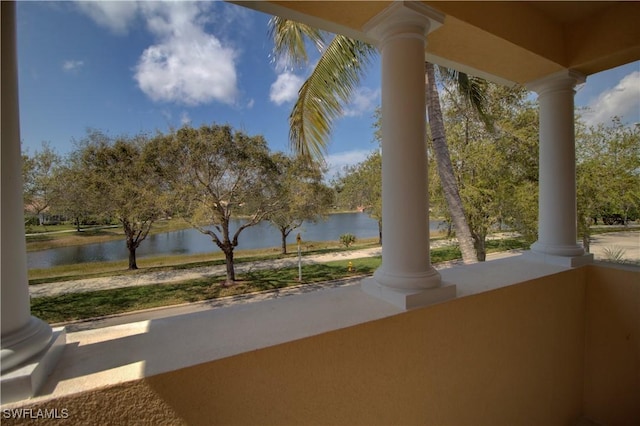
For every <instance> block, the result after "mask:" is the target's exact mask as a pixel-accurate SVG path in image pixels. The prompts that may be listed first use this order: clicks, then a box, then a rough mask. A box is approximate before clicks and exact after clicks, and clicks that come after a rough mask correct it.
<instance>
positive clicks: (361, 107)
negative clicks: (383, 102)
mask: <svg viewBox="0 0 640 426" xmlns="http://www.w3.org/2000/svg"><path fill="white" fill-rule="evenodd" d="M379 99H380V89H375V90H374V89H370V88H368V87H361V88H358V89H357V90H356V92H355V93H354V95H353V99H351V102H349V105H347V106H346V107H345V108H344V111H343V115H344V116H345V117H360V116H362V115H363V114H365V113H371V112H373V111H374V110H375V108H376V106H378V103H379Z"/></svg>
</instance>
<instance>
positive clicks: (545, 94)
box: [527, 70, 591, 266]
mask: <svg viewBox="0 0 640 426" xmlns="http://www.w3.org/2000/svg"><path fill="white" fill-rule="evenodd" d="M584 81H585V77H584V76H583V75H581V74H579V73H577V72H574V71H571V70H565V71H562V72H559V73H556V74H553V75H551V76H548V77H545V78H543V79H541V80H537V81H534V82H532V83H529V84H528V85H527V87H528V88H529V89H531V90H533V91H535V92H536V93H537V94H538V104H539V110H540V111H539V114H540V148H539V149H540V153H539V158H540V161H539V201H538V241H536V242H535V243H534V244H533V245H532V246H531V250H532V252H533V253H534V254H537V255H540V256H542V257H543V259H544V260H545V261H547V262H550V263H560V264H566V265H568V266H577V265H578V264H582V263H584V262H585V261H589V260H590V258H591V256H585V252H584V249H583V248H582V246H581V245H579V244H578V243H577V220H576V218H577V213H576V154H575V129H574V95H575V90H574V88H575V86H576V84H578V83H582V82H584Z"/></svg>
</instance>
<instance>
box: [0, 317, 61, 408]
mask: <svg viewBox="0 0 640 426" xmlns="http://www.w3.org/2000/svg"><path fill="white" fill-rule="evenodd" d="M66 341H67V335H66V331H65V329H64V327H59V328H55V329H53V333H52V335H51V338H50V340H49V342H48V344H47V345H46V346H45V348H44V349H42V350H41V351H40V352H39V353H37V354H36V355H35V356H33V357H31V358H30V359H28V360H27V361H26V363H24V365H21V366H16V367H14V368H13V369H10V370H9V371H5V372H3V373H2V376H0V390H1V393H0V403H2V404H7V403H10V402H16V401H20V400H23V399H27V398H31V397H32V396H34V395H36V393H37V392H38V390H39V389H40V387H41V386H42V385H43V384H44V382H45V381H46V379H47V377H49V374H50V373H51V371H52V370H53V368H54V367H55V366H56V364H57V363H58V360H59V359H60V356H61V355H62V352H63V351H64V347H65V344H66Z"/></svg>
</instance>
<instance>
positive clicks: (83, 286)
mask: <svg viewBox="0 0 640 426" xmlns="http://www.w3.org/2000/svg"><path fill="white" fill-rule="evenodd" d="M453 244H454V241H453V240H438V241H433V242H432V244H431V248H432V249H434V248H439V247H445V246H450V245H453ZM611 248H619V249H621V250H622V251H623V253H624V258H625V259H626V260H627V261H631V262H640V232H614V233H609V234H598V235H595V236H594V237H593V238H592V244H591V252H592V253H594V255H595V258H596V260H605V259H606V256H605V249H611ZM381 253H382V249H381V248H380V247H374V248H370V249H364V250H354V251H348V252H334V253H327V254H322V255H313V256H304V257H302V264H303V265H309V264H314V263H315V264H317V263H326V262H331V261H336V260H344V261H345V267H346V266H347V265H346V263H347V262H348V261H349V260H351V259H357V258H362V257H372V256H380V255H381ZM517 254H519V251H512V252H504V253H492V254H490V255H488V256H487V260H492V259H497V258H502V257H507V256H514V255H517ZM458 263H460V261H453V262H444V263H442V264H438V265H434V266H435V267H436V269H442V268H445V267H450V266H452V265H454V264H458ZM297 265H298V259H297V257H290V258H286V259H277V260H269V261H260V262H247V263H238V264H236V272H239V273H244V272H247V271H250V270H263V269H271V268H294V267H296V266H297ZM224 274H225V265H217V266H207V267H200V268H193V269H185V270H173V271H160V272H142V271H141V272H140V273H138V274H132V275H119V276H113V277H102V278H90V279H84V280H75V281H63V282H57V283H49V284H47V283H45V284H37V285H31V286H29V291H30V294H31V297H43V296H56V295H61V294H66V293H83V292H91V291H96V290H110V289H116V288H124V287H135V286H143V285H151V284H165V283H171V282H177V281H185V280H192V279H200V278H210V277H220V276H224Z"/></svg>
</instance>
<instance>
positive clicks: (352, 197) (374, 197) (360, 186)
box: [333, 151, 382, 244]
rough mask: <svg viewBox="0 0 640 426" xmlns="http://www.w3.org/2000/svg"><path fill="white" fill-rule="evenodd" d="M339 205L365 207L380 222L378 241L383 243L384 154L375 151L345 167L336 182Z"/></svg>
mask: <svg viewBox="0 0 640 426" xmlns="http://www.w3.org/2000/svg"><path fill="white" fill-rule="evenodd" d="M333 185H334V188H335V189H336V192H337V193H338V196H337V199H338V205H339V206H340V207H342V208H346V209H349V210H354V209H364V210H365V211H366V212H367V213H368V214H369V216H370V217H371V218H373V219H375V220H376V221H377V222H378V243H379V244H382V155H381V154H380V152H379V151H375V152H373V153H371V154H370V155H369V157H367V159H366V160H365V161H363V162H361V163H359V164H357V165H354V166H351V167H348V168H347V169H345V171H344V174H341V175H339V176H338V177H337V178H336V179H335V181H334V183H333Z"/></svg>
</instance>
